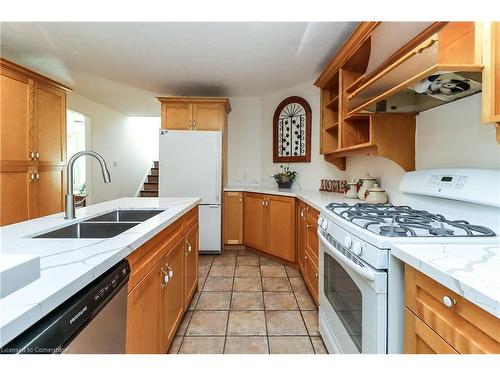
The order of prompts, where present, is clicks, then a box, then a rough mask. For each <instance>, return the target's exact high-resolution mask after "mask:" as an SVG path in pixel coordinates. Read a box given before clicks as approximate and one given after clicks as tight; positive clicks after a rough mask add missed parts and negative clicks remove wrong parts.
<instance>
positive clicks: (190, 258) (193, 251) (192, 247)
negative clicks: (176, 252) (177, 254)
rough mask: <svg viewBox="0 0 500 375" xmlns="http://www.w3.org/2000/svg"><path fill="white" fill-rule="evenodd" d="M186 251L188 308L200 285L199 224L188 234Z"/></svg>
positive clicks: (185, 275)
mask: <svg viewBox="0 0 500 375" xmlns="http://www.w3.org/2000/svg"><path fill="white" fill-rule="evenodd" d="M184 253H185V259H184V310H187V308H188V306H189V303H190V302H191V298H192V297H193V294H194V292H195V291H196V288H197V287H198V225H195V226H194V227H193V228H191V230H190V231H189V232H188V233H187V234H186V248H185V250H184Z"/></svg>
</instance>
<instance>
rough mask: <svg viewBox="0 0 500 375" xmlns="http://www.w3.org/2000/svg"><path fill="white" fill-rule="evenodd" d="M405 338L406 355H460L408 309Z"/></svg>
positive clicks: (406, 310) (406, 312) (406, 309)
mask: <svg viewBox="0 0 500 375" xmlns="http://www.w3.org/2000/svg"><path fill="white" fill-rule="evenodd" d="M404 336H405V338H404V351H405V353H406V354H459V353H458V352H457V351H456V350H454V349H453V348H452V347H451V346H450V345H449V344H448V343H447V342H446V341H444V340H443V339H442V338H441V337H440V336H439V335H438V334H437V333H436V332H434V331H433V330H432V329H430V328H429V326H428V325H426V324H425V323H424V322H422V321H421V320H420V319H419V318H417V317H416V316H415V314H413V313H412V312H411V311H410V310H408V308H406V307H405V334H404Z"/></svg>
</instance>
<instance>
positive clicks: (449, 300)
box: [443, 296, 457, 307]
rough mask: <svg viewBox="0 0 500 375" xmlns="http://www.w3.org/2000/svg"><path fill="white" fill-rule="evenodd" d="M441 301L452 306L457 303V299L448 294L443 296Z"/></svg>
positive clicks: (447, 305)
mask: <svg viewBox="0 0 500 375" xmlns="http://www.w3.org/2000/svg"><path fill="white" fill-rule="evenodd" d="M443 303H444V305H445V306H446V307H453V306H454V305H456V304H457V301H455V300H454V299H453V298H451V297H450V296H444V297H443Z"/></svg>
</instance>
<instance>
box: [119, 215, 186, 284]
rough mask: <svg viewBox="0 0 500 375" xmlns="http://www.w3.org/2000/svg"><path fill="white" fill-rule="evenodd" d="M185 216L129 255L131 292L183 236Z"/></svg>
mask: <svg viewBox="0 0 500 375" xmlns="http://www.w3.org/2000/svg"><path fill="white" fill-rule="evenodd" d="M183 220H184V218H180V219H178V220H177V221H175V222H173V223H172V224H170V225H169V226H168V227H167V228H165V229H164V230H163V231H162V232H160V233H159V234H157V235H156V236H155V237H153V238H152V239H150V240H149V241H148V242H146V243H145V244H143V245H142V246H140V247H139V248H138V249H137V250H135V251H134V252H133V253H132V254H130V255H129V256H128V257H127V260H128V262H129V264H130V270H131V272H130V280H129V282H128V290H129V292H130V291H131V290H132V289H133V288H134V287H135V286H136V285H137V283H138V282H139V281H140V280H141V279H142V278H143V277H144V276H146V274H147V273H148V272H149V270H150V269H151V268H153V266H154V265H155V264H156V263H158V261H159V260H160V259H161V258H162V257H163V256H164V255H165V254H166V253H167V252H168V251H169V250H170V249H171V248H172V247H173V246H174V245H175V244H176V243H177V242H179V240H180V239H181V238H182V235H183V226H182V223H183Z"/></svg>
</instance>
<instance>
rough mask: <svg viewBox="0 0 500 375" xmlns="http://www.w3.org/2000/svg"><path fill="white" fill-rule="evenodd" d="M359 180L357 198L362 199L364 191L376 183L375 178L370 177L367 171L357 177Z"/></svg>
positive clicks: (363, 198)
mask: <svg viewBox="0 0 500 375" xmlns="http://www.w3.org/2000/svg"><path fill="white" fill-rule="evenodd" d="M359 182H360V185H361V186H360V187H359V190H358V198H359V199H361V200H362V201H364V200H365V194H366V192H367V191H368V189H369V188H371V187H373V185H375V184H376V183H377V180H376V179H375V177H372V176H370V174H369V173H367V174H366V175H365V176H364V177H362V178H360V179H359Z"/></svg>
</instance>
